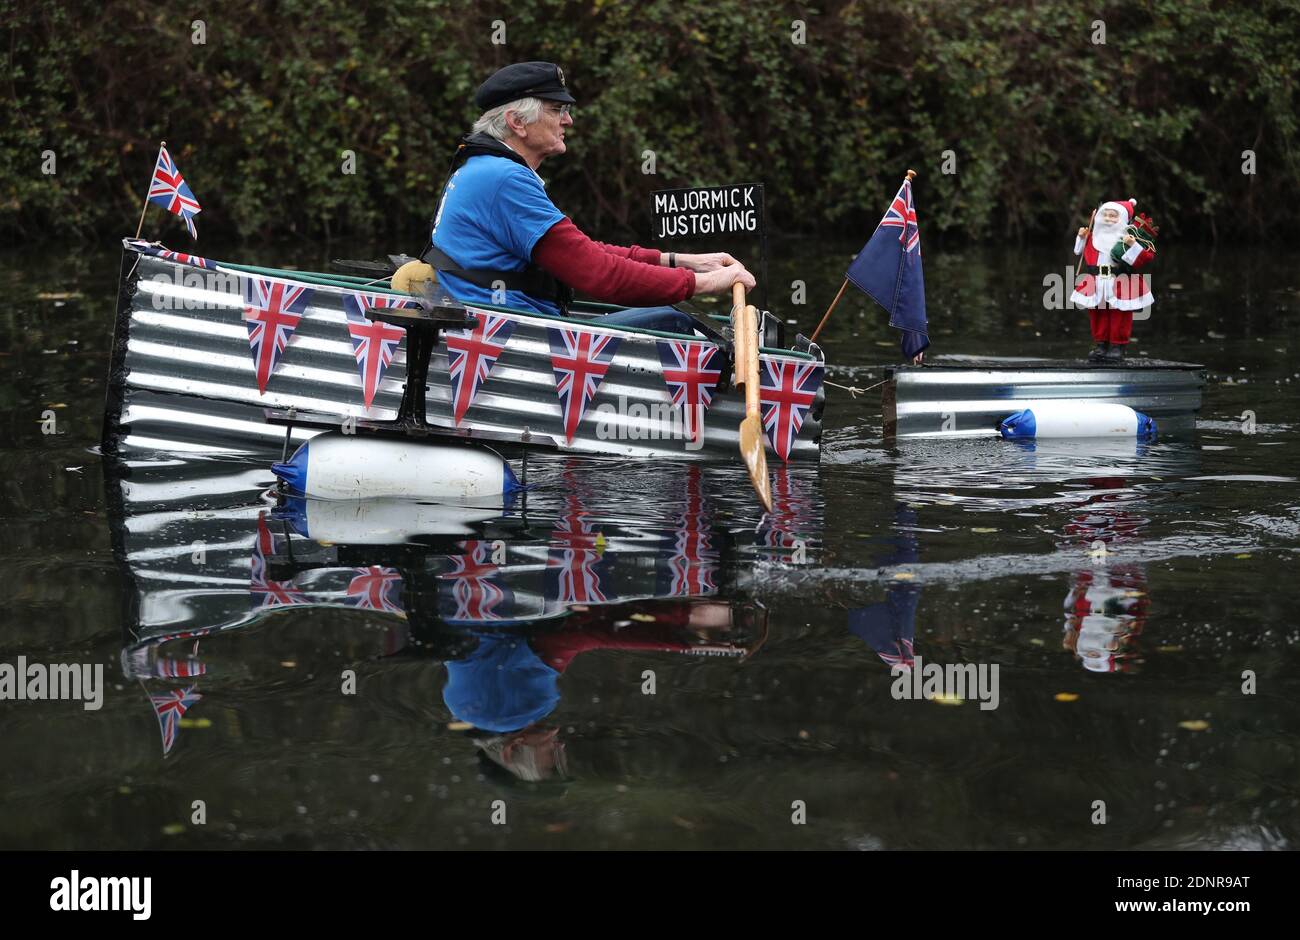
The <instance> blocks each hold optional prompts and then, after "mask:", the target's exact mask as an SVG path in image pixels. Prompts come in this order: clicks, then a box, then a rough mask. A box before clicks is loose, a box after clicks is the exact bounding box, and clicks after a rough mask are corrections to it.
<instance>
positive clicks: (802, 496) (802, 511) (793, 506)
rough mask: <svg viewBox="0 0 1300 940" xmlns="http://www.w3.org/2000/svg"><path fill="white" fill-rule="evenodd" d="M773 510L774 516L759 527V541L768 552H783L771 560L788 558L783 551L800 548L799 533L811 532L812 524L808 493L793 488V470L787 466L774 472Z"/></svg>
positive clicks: (774, 555)
mask: <svg viewBox="0 0 1300 940" xmlns="http://www.w3.org/2000/svg"><path fill="white" fill-rule="evenodd" d="M772 507H773V510H772V512H770V513H768V514H767V515H765V516H764V517H763V520H762V522H760V523H759V527H758V534H759V539H760V541H761V542H762V544H763V546H764V547H765V548H772V549H777V550H778V551H779V552H780V554H772V555H770V556H769V557H772V558H775V559H784V558H788V557H789V556H788V555H787V554H786V553H785V551H784V550H785V549H792V548H796V547H797V546H798V545H799V543H800V541H802V540H801V538H800V532H803V531H807V530H808V529H809V528H811V522H812V520H811V519H810V516H811V505H810V502H809V500H808V493H807V491H806V490H805V489H804V488H802V487H799V486H796V485H794V481H793V480H792V479H791V478H790V468H789V467H787V466H784V465H783V466H778V467H774V468H773V471H772Z"/></svg>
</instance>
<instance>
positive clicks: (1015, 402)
mask: <svg viewBox="0 0 1300 940" xmlns="http://www.w3.org/2000/svg"><path fill="white" fill-rule="evenodd" d="M1205 379H1206V376H1205V367H1204V366H1201V365H1197V364H1195V363H1187V362H1167V361H1164V360H1160V359H1146V358H1132V359H1128V360H1126V361H1125V362H1124V363H1123V364H1122V365H1118V366H1107V365H1092V364H1089V363H1087V362H1083V361H1061V360H1049V359H993V358H978V357H965V356H943V357H939V358H938V360H937V361H936V362H934V363H933V364H930V363H927V364H926V365H924V366H911V365H906V366H896V367H894V368H891V369H886V370H885V385H884V390H883V411H884V429H885V436H886V437H890V438H895V437H985V436H996V435H997V434H998V430H997V427H998V422H999V421H1001V420H1002V419H1004V418H1006V417H1007V416H1009V415H1011V414H1013V413H1015V412H1017V411H1020V410H1021V409H1022V408H1024V407H1026V405H1027V403H1029V402H1032V401H1042V400H1044V399H1082V400H1087V401H1094V402H1110V403H1114V404H1120V405H1128V406H1129V407H1130V408H1132V409H1133V410H1134V411H1139V412H1141V413H1142V414H1145V415H1149V416H1150V417H1152V418H1154V419H1155V421H1156V425H1157V427H1158V428H1159V432H1160V434H1161V435H1168V434H1185V433H1189V432H1191V431H1192V430H1194V428H1195V422H1196V413H1197V412H1198V411H1200V409H1201V390H1202V389H1203V388H1204V387H1205Z"/></svg>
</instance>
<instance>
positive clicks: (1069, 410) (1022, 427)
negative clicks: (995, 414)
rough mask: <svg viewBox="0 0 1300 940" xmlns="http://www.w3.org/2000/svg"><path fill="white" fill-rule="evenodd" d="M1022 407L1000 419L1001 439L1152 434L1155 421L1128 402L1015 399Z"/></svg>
mask: <svg viewBox="0 0 1300 940" xmlns="http://www.w3.org/2000/svg"><path fill="white" fill-rule="evenodd" d="M1018 404H1020V405H1022V410H1020V411H1017V412H1016V413H1015V414H1012V415H1010V416H1008V417H1006V418H1004V419H1003V420H1002V421H1001V423H999V424H998V431H1000V432H1001V434H1002V436H1003V437H1004V438H1008V439H1016V438H1029V437H1036V438H1044V437H1142V438H1147V437H1155V435H1156V423H1155V421H1153V420H1152V419H1151V418H1149V417H1147V416H1146V415H1144V414H1142V413H1141V412H1140V411H1134V410H1133V409H1132V408H1130V407H1129V406H1128V405H1115V404H1111V403H1109V402H1099V401H1088V400H1086V399H1078V398H1057V399H1045V400H1043V401H1030V402H1018Z"/></svg>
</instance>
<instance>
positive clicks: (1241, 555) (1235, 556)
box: [1232, 552, 1250, 558]
mask: <svg viewBox="0 0 1300 940" xmlns="http://www.w3.org/2000/svg"><path fill="white" fill-rule="evenodd" d="M1232 557H1233V558H1249V557H1250V552H1242V553H1241V554H1239V555H1233V556H1232Z"/></svg>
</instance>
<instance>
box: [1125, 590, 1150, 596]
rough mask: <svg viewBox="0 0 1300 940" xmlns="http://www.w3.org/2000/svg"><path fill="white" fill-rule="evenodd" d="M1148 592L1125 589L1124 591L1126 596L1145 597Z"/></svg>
mask: <svg viewBox="0 0 1300 940" xmlns="http://www.w3.org/2000/svg"><path fill="white" fill-rule="evenodd" d="M1146 593H1147V592H1146V591H1125V592H1124V596H1125V597H1145V596H1146Z"/></svg>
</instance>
